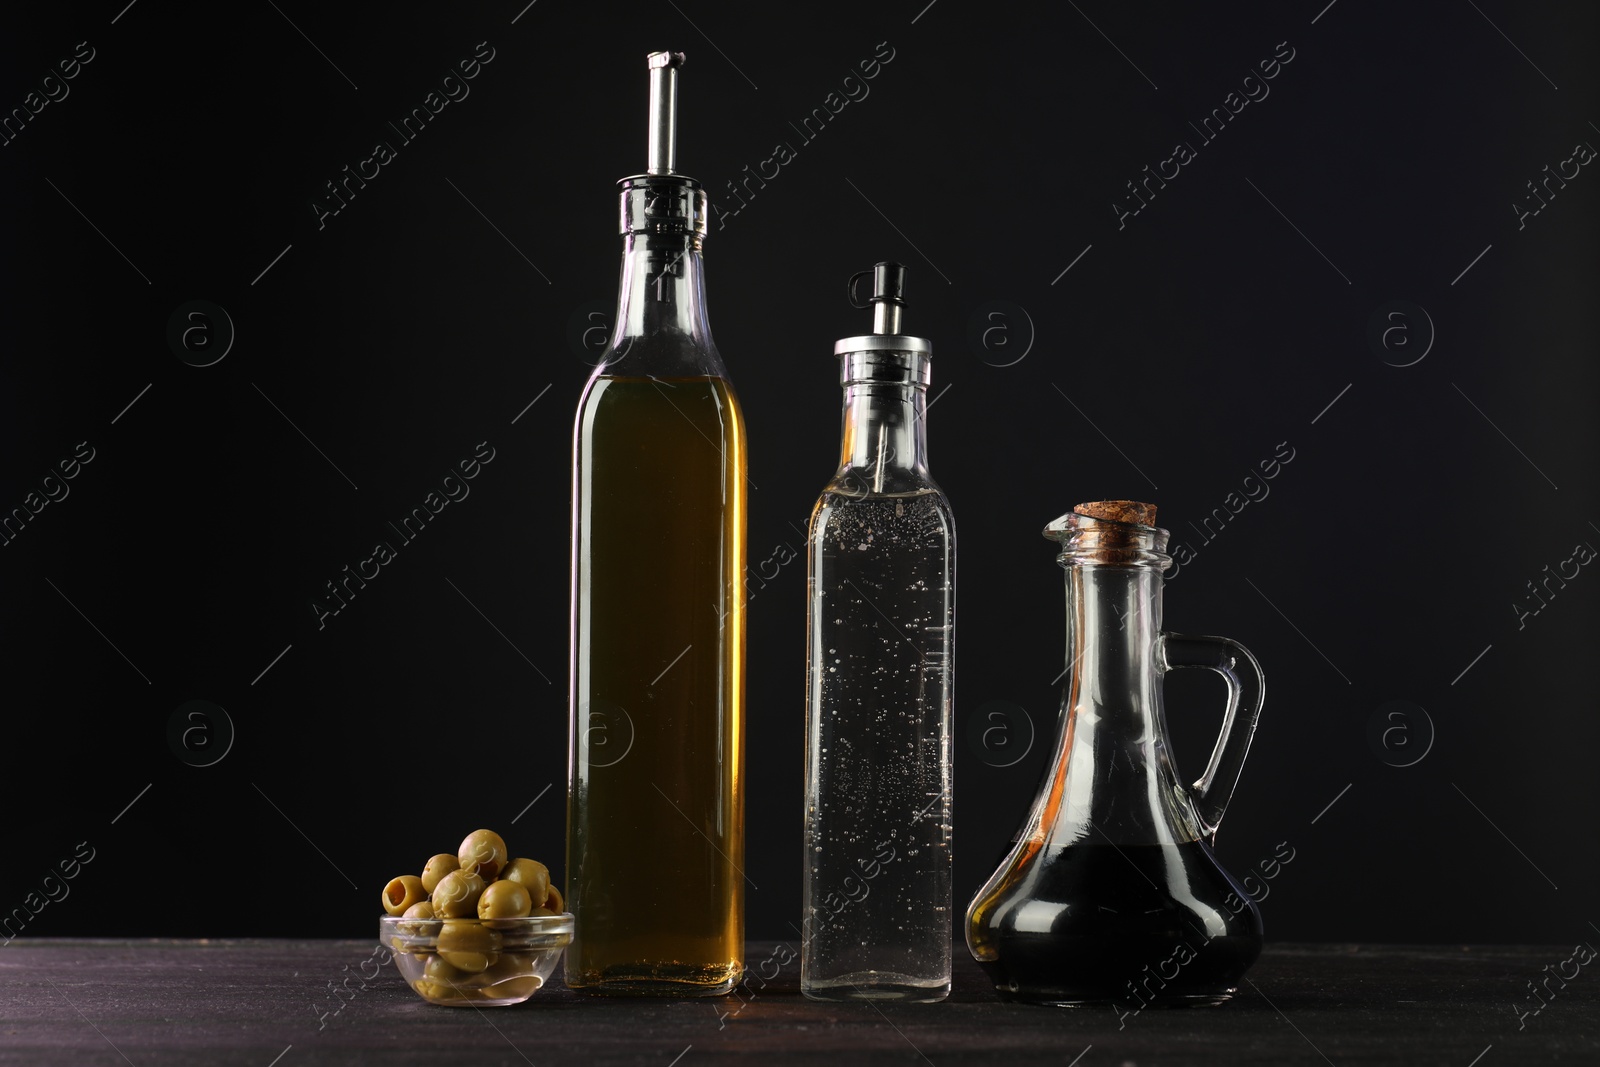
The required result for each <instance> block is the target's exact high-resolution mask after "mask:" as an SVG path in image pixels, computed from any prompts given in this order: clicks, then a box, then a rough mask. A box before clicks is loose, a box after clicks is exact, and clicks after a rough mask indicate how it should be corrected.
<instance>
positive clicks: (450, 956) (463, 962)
mask: <svg viewBox="0 0 1600 1067" xmlns="http://www.w3.org/2000/svg"><path fill="white" fill-rule="evenodd" d="M439 958H440V959H442V960H444V961H445V962H446V963H448V964H450V965H451V966H452V967H456V968H458V969H460V970H463V971H466V972H467V973H468V974H482V973H483V972H484V971H486V970H488V969H489V968H490V967H492V966H494V965H495V963H497V962H499V959H500V935H499V934H497V933H495V932H494V931H493V930H490V929H488V928H487V927H484V926H480V925H479V924H478V923H475V922H469V921H466V920H448V921H446V922H445V924H444V927H443V928H442V929H441V930H440V931H439Z"/></svg>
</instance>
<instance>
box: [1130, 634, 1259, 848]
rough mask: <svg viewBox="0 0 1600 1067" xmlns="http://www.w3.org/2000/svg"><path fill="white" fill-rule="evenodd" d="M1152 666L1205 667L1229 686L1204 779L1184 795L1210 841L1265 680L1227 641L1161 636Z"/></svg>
mask: <svg viewBox="0 0 1600 1067" xmlns="http://www.w3.org/2000/svg"><path fill="white" fill-rule="evenodd" d="M1156 663H1157V665H1158V667H1159V669H1160V670H1161V671H1162V672H1163V673H1165V672H1166V671H1169V670H1175V669H1177V668H1179V667H1204V668H1206V669H1207V670H1212V671H1216V672H1217V673H1218V674H1220V675H1222V678H1223V680H1224V681H1226V682H1227V683H1228V709H1227V711H1226V712H1224V713H1223V716H1222V732H1221V733H1220V734H1218V735H1217V744H1216V747H1214V748H1213V749H1212V750H1211V760H1210V762H1208V763H1207V764H1206V771H1205V773H1204V774H1202V775H1201V776H1200V777H1199V778H1198V779H1197V780H1196V781H1195V783H1194V784H1193V785H1192V786H1191V787H1190V790H1189V796H1190V800H1191V801H1192V802H1193V804H1194V811H1195V815H1196V817H1197V818H1198V819H1199V820H1200V826H1201V830H1202V832H1203V833H1204V835H1205V836H1206V837H1212V836H1214V835H1215V834H1216V832H1217V826H1218V825H1219V824H1220V823H1221V822H1222V815H1223V813H1224V812H1225V811H1226V810H1227V808H1228V800H1229V798H1230V797H1232V796H1233V788H1234V786H1236V785H1237V784H1238V783H1239V772H1240V771H1241V770H1242V769H1243V768H1244V758H1245V756H1246V755H1248V754H1249V752H1250V739H1251V737H1253V736H1254V735H1255V732H1256V720H1257V719H1259V718H1260V717H1261V702H1262V700H1263V699H1265V697H1266V693H1267V683H1266V679H1265V678H1264V677H1263V676H1262V674H1261V664H1259V663H1257V662H1256V658H1255V657H1254V656H1253V655H1251V654H1250V650H1249V649H1247V648H1245V647H1244V646H1243V645H1241V644H1239V642H1237V641H1232V640H1229V639H1228V638H1226V637H1188V636H1184V635H1182V634H1169V633H1164V634H1162V635H1161V639H1160V640H1159V641H1158V642H1157V656H1156Z"/></svg>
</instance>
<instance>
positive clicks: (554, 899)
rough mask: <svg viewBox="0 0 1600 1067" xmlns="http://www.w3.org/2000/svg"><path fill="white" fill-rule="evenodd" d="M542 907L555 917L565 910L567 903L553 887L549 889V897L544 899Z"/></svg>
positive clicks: (559, 891)
mask: <svg viewBox="0 0 1600 1067" xmlns="http://www.w3.org/2000/svg"><path fill="white" fill-rule="evenodd" d="M544 906H545V907H547V908H549V909H550V910H551V911H552V912H554V913H555V914H557V915H560V914H561V913H562V912H564V911H566V910H567V902H566V901H565V900H564V899H562V896H561V890H559V889H557V888H556V887H555V886H553V885H552V886H551V887H550V895H549V896H547V897H545V898H544Z"/></svg>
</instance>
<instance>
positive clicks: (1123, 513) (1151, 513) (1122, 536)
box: [1044, 500, 1172, 570]
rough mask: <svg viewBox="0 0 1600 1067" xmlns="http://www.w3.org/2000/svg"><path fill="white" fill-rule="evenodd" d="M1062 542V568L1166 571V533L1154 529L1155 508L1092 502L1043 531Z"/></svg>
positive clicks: (1126, 502)
mask: <svg viewBox="0 0 1600 1067" xmlns="http://www.w3.org/2000/svg"><path fill="white" fill-rule="evenodd" d="M1044 535H1045V536H1046V537H1048V538H1050V539H1051V540H1052V541H1059V542H1061V546H1062V551H1061V556H1060V557H1059V559H1060V561H1061V563H1062V564H1063V565H1074V566H1076V565H1082V564H1098V565H1102V566H1103V565H1112V566H1116V565H1130V564H1131V565H1139V566H1153V567H1156V568H1157V569H1158V570H1165V569H1166V568H1167V567H1168V566H1170V564H1171V562H1172V561H1171V558H1170V557H1169V556H1167V555H1166V547H1167V531H1165V530H1163V529H1160V528H1159V527H1157V526H1156V506H1155V505H1154V504H1145V503H1142V502H1140V501H1138V500H1092V501H1089V502H1087V503H1083V504H1079V505H1077V506H1076V507H1074V508H1073V509H1072V510H1071V511H1070V512H1068V513H1067V514H1065V515H1063V516H1061V517H1060V518H1058V519H1056V520H1055V521H1054V522H1052V523H1050V525H1048V526H1046V527H1045V530H1044Z"/></svg>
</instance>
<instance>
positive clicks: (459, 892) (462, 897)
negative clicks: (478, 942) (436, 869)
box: [433, 871, 484, 919]
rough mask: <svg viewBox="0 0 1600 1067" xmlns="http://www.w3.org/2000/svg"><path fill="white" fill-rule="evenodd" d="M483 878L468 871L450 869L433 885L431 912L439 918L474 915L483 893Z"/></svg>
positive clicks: (460, 917) (458, 917) (457, 917)
mask: <svg viewBox="0 0 1600 1067" xmlns="http://www.w3.org/2000/svg"><path fill="white" fill-rule="evenodd" d="M483 890H484V883H483V879H482V878H480V877H478V876H477V875H476V874H473V873H472V872H470V871H451V872H450V873H449V874H447V875H445V876H444V877H443V878H441V879H439V884H438V885H436V886H434V887H433V914H434V916H435V917H436V918H440V919H464V918H467V917H469V916H472V915H476V914H477V911H478V898H479V897H481V896H482V895H483Z"/></svg>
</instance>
